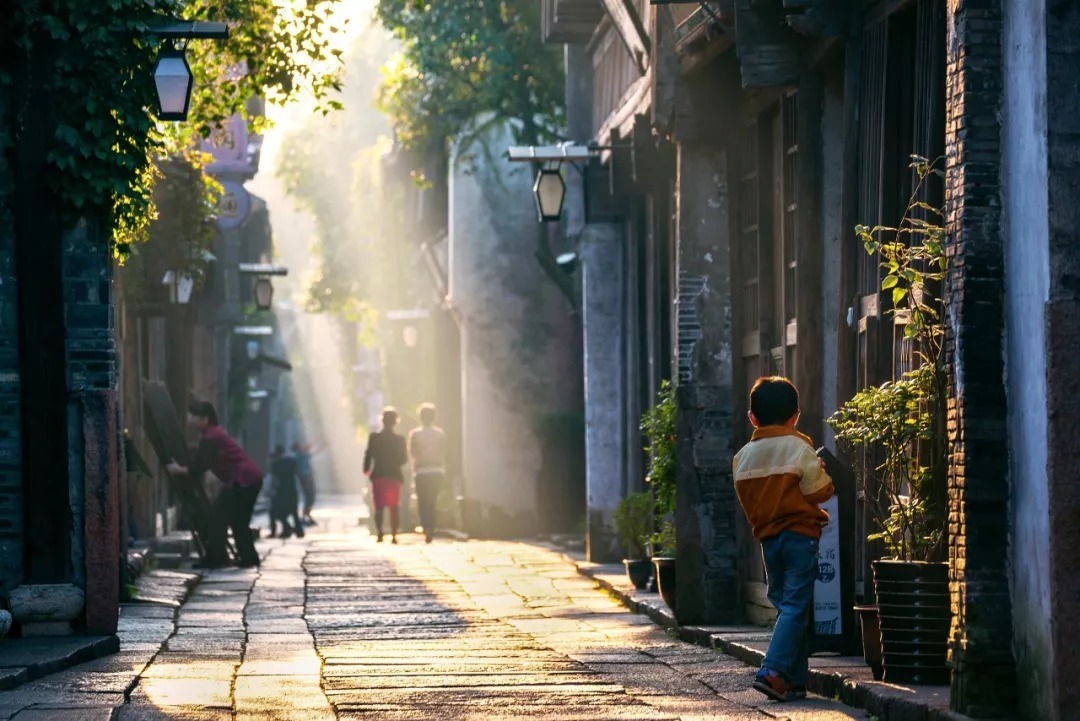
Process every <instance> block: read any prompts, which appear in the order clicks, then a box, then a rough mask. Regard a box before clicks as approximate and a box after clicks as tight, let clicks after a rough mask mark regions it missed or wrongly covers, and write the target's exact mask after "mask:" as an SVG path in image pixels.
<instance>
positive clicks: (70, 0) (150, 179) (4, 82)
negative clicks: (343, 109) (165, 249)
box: [0, 0, 342, 257]
mask: <svg viewBox="0 0 1080 721" xmlns="http://www.w3.org/2000/svg"><path fill="white" fill-rule="evenodd" d="M339 2H340V0H308V1H306V2H295V3H292V2H285V3H282V2H281V1H280V0H156V2H154V3H148V2H146V0H96V1H95V2H86V1H85V0H53V1H52V2H45V0H15V1H14V3H4V8H3V9H0V26H2V27H4V28H5V30H4V32H3V33H0V113H3V117H0V152H2V153H4V155H5V156H9V157H12V158H14V159H15V162H13V163H12V166H13V167H14V168H15V172H16V174H18V173H19V172H20V168H26V167H38V166H40V167H43V170H42V172H44V173H45V175H46V181H47V184H48V187H50V188H51V189H52V191H53V192H54V194H55V196H56V198H57V200H58V202H59V206H60V207H58V208H56V211H57V212H58V213H59V214H60V215H61V217H62V219H63V220H64V222H65V223H66V224H69V225H70V224H73V223H75V222H76V221H77V220H78V219H79V218H83V217H95V218H96V219H97V220H99V221H100V222H101V223H102V225H103V227H104V228H105V229H107V230H108V231H110V234H111V238H112V242H113V245H112V248H113V251H114V252H115V253H116V254H117V255H118V256H121V257H124V256H127V255H128V254H129V253H130V252H131V249H132V246H133V244H134V243H136V242H138V241H142V240H145V239H146V238H147V237H148V233H149V224H150V222H151V221H152V220H153V219H154V217H155V214H156V211H155V205H154V195H153V186H154V181H155V180H156V178H157V177H158V176H157V172H156V169H155V167H156V166H155V163H156V161H158V160H159V159H160V158H162V157H164V156H167V155H169V154H170V153H172V152H176V151H180V150H182V149H184V148H187V147H190V145H191V144H192V141H193V134H194V133H196V132H197V133H198V134H199V135H202V136H203V137H206V136H208V135H209V133H210V132H211V131H212V129H213V128H214V127H215V126H218V125H220V123H221V122H222V121H224V120H225V119H227V118H228V117H230V116H232V115H234V114H237V113H241V114H244V115H248V114H249V113H248V109H249V108H248V101H249V100H250V99H251V98H253V97H259V96H261V97H265V98H268V99H270V100H272V101H275V102H286V101H288V100H290V99H292V98H294V97H296V96H298V95H299V94H301V93H310V94H312V95H314V96H315V97H316V98H318V99H320V101H321V102H322V109H323V110H324V111H329V110H330V109H333V108H334V107H337V104H336V102H335V101H334V100H333V99H332V98H330V97H329V94H330V93H331V92H332V91H334V90H335V89H337V88H338V87H339V86H340V81H339V79H338V75H337V63H336V57H335V55H336V53H337V52H338V51H337V50H336V49H333V48H332V44H331V43H330V39H331V38H332V36H333V35H335V34H336V33H338V32H340V31H341V30H342V26H341V24H337V23H335V22H334V20H333V17H334V15H333V10H334V7H335V6H336V5H337V4H338V3H339ZM170 18H184V19H186V20H211V21H225V22H227V23H228V24H229V27H230V39H229V40H228V41H223V42H212V41H201V42H197V43H192V44H191V45H190V47H189V48H188V58H189V62H190V64H191V67H192V71H193V72H194V74H195V77H196V83H195V91H194V93H193V97H192V106H191V110H190V113H189V123H188V124H186V125H182V126H170V125H164V124H162V123H159V122H158V120H157V118H156V115H155V113H156V96H155V91H154V85H153V77H152V73H153V66H154V62H155V59H156V57H157V54H158V52H159V50H160V48H161V47H162V42H161V41H160V40H159V39H158V38H157V36H156V35H155V32H154V29H155V27H159V26H160V25H161V24H162V22H163V21H165V20H167V19H170ZM35 164H36V165H35ZM16 182H18V177H16Z"/></svg>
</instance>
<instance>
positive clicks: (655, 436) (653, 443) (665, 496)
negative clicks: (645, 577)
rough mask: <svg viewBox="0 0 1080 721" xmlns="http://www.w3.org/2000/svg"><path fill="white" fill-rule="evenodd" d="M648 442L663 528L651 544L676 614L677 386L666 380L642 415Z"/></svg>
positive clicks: (667, 598)
mask: <svg viewBox="0 0 1080 721" xmlns="http://www.w3.org/2000/svg"><path fill="white" fill-rule="evenodd" d="M641 430H642V432H643V433H644V434H645V437H646V438H647V439H648V446H647V447H646V449H645V450H646V451H647V452H648V454H649V475H648V478H647V479H646V482H647V483H648V484H649V487H650V488H651V489H652V493H653V499H654V501H655V511H656V516H657V518H658V519H659V528H658V530H657V532H656V533H654V534H653V535H652V536H651V537H650V539H649V541H650V546H651V549H652V561H653V565H654V566H655V567H656V582H657V585H658V586H659V590H660V595H661V596H662V597H663V599H664V603H666V604H667V605H668V607H669V608H670V609H671V611H672V613H674V612H675V524H674V520H673V519H674V514H675V435H676V429H675V386H674V385H672V384H671V383H670V382H669V381H664V383H663V384H662V385H661V386H660V392H659V393H658V394H657V402H656V405H654V406H653V407H652V408H650V409H649V410H647V411H645V413H643V414H642V416H641Z"/></svg>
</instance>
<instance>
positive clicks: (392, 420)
mask: <svg viewBox="0 0 1080 721" xmlns="http://www.w3.org/2000/svg"><path fill="white" fill-rule="evenodd" d="M382 422H383V425H384V426H386V427H387V428H393V427H394V426H396V425H397V422H398V412H397V411H396V410H395V409H394V407H393V406H387V407H386V408H383V412H382Z"/></svg>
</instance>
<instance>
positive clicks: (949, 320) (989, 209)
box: [945, 0, 1016, 717]
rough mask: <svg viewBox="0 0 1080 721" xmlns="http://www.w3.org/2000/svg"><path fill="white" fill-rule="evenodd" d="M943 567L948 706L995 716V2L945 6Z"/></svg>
mask: <svg viewBox="0 0 1080 721" xmlns="http://www.w3.org/2000/svg"><path fill="white" fill-rule="evenodd" d="M947 15H948V46H947V48H948V56H947V62H948V64H947V75H946V103H947V105H946V107H947V111H946V112H947V115H946V172H947V178H948V179H947V182H946V192H945V200H946V212H947V221H946V222H947V231H948V237H949V245H948V256H949V275H948V279H947V287H946V293H945V300H946V314H945V323H946V349H945V350H946V355H947V364H948V371H949V386H950V389H949V390H950V392H949V396H950V399H949V408H948V429H949V456H950V457H949V480H948V492H949V561H950V563H951V569H950V574H951V581H950V590H951V594H952V610H953V622H952V630H951V633H950V652H949V658H950V662H951V664H952V667H953V682H952V706H953V708H954V709H955V710H958V711H961V712H963V713H966V714H968V715H971V716H976V717H979V716H994V715H996V714H997V713H999V711H1000V710H1001V708H1003V707H1008V706H1010V705H1011V704H1012V703H1013V701H1014V699H1015V674H1016V671H1015V667H1014V664H1013V657H1012V651H1011V648H1010V643H1009V641H1010V639H1011V637H1012V621H1011V615H1012V614H1011V607H1010V599H1009V578H1008V558H1009V532H1008V528H1009V482H1008V473H1007V469H1008V460H1009V459H1008V454H1007V450H1006V448H1007V445H1006V443H1007V433H1006V405H1005V387H1004V370H1005V369H1004V357H1005V348H1004V342H1003V339H1004V331H1005V327H1004V326H1005V323H1004V313H1003V308H1002V281H1003V273H1004V269H1003V266H1004V257H1003V249H1002V233H1001V230H1002V218H1001V175H1000V168H1001V166H1000V163H1001V150H1002V144H1001V135H1000V128H999V121H998V116H999V112H1000V110H1001V107H1002V96H1003V89H1002V42H1001V40H1002V35H1001V33H1002V19H1003V18H1002V7H1001V0H949V3H948V11H947Z"/></svg>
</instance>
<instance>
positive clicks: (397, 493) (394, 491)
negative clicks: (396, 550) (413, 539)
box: [364, 408, 408, 543]
mask: <svg viewBox="0 0 1080 721" xmlns="http://www.w3.org/2000/svg"><path fill="white" fill-rule="evenodd" d="M397 422H398V414H397V411H395V410H394V409H393V408H386V409H385V410H383V414H382V423H383V427H382V430H381V431H378V432H376V433H372V434H371V437H370V438H368V446H367V450H366V451H365V452H364V473H365V475H367V477H368V478H370V479H371V498H372V501H373V504H374V506H375V529H376V531H377V532H378V541H379V543H382V540H383V509H384V508H389V509H390V533H391V535H392V542H393V543H397V532H398V519H399V513H398V506H399V504H400V503H401V484H402V480H403V478H404V476H403V475H402V473H401V467H402V466H403V465H405V462H406V461H407V460H408V458H407V457H406V455H405V439H404V438H402V437H401V436H399V435H398V434H396V433H394V427H395V426H396V425H397Z"/></svg>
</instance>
